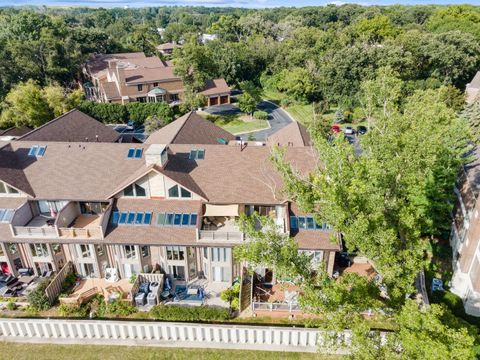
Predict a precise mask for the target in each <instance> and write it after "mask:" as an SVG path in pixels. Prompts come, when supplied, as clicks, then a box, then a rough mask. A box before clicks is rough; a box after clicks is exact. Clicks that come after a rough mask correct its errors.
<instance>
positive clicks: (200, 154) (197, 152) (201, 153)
mask: <svg viewBox="0 0 480 360" xmlns="http://www.w3.org/2000/svg"><path fill="white" fill-rule="evenodd" d="M188 158H189V159H190V160H202V159H205V149H192V150H190V155H189V156H188Z"/></svg>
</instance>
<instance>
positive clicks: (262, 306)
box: [252, 301, 302, 312]
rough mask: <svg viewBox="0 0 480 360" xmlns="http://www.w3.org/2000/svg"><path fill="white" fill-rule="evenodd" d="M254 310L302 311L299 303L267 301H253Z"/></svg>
mask: <svg viewBox="0 0 480 360" xmlns="http://www.w3.org/2000/svg"><path fill="white" fill-rule="evenodd" d="M252 309H253V311H254V312H255V311H262V310H263V311H288V312H295V311H302V310H301V309H300V306H298V304H285V303H265V302H255V301H254V302H253V303H252Z"/></svg>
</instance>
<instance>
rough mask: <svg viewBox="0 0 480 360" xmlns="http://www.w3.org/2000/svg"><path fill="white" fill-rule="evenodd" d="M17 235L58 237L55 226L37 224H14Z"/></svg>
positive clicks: (14, 231)
mask: <svg viewBox="0 0 480 360" xmlns="http://www.w3.org/2000/svg"><path fill="white" fill-rule="evenodd" d="M12 228H13V234H14V235H15V236H25V237H57V231H56V229H55V227H54V226H49V227H36V226H13V227H12Z"/></svg>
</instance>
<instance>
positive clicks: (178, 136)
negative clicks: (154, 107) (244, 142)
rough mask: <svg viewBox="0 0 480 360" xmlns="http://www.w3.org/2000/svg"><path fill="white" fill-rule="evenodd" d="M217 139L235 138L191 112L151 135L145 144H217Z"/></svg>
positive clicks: (227, 139)
mask: <svg viewBox="0 0 480 360" xmlns="http://www.w3.org/2000/svg"><path fill="white" fill-rule="evenodd" d="M219 138H223V139H225V140H226V141H227V143H228V141H230V140H234V139H235V136H233V135H232V134H230V133H229V132H228V131H226V130H223V129H222V128H220V127H218V126H217V125H215V124H213V123H212V122H210V121H208V120H205V119H204V118H202V117H201V116H200V115H198V114H197V113H196V112H194V111H191V112H189V113H187V114H185V115H183V116H181V117H179V118H178V119H177V120H175V121H173V122H171V123H170V124H168V125H166V126H164V127H163V128H161V129H160V130H157V131H155V132H154V133H152V134H151V135H150V136H149V137H148V139H147V140H146V141H145V143H147V144H212V145H213V144H217V145H218V144H219V142H218V140H217V139H219Z"/></svg>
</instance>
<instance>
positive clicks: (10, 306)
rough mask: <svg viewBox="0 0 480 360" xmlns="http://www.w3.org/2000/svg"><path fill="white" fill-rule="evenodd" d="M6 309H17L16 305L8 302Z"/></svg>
mask: <svg viewBox="0 0 480 360" xmlns="http://www.w3.org/2000/svg"><path fill="white" fill-rule="evenodd" d="M7 309H8V310H16V309H17V304H15V303H14V302H9V303H8V304H7Z"/></svg>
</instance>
